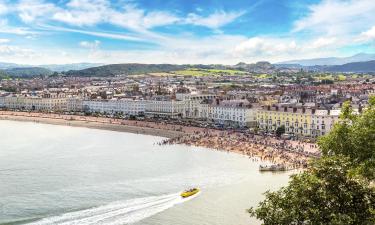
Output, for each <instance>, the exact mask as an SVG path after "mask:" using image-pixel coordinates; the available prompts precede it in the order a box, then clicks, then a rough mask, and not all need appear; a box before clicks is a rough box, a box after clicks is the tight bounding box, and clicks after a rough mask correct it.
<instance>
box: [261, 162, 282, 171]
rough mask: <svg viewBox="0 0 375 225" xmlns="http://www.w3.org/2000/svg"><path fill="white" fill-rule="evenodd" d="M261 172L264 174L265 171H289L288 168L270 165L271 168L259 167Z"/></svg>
mask: <svg viewBox="0 0 375 225" xmlns="http://www.w3.org/2000/svg"><path fill="white" fill-rule="evenodd" d="M259 171H261V172H264V171H287V168H286V166H284V165H281V164H277V165H270V166H268V165H267V166H262V165H260V166H259Z"/></svg>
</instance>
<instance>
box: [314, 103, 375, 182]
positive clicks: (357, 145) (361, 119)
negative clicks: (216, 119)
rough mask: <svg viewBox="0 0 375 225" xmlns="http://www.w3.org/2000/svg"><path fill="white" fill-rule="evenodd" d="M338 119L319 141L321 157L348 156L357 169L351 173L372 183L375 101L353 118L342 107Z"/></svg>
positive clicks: (374, 169)
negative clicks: (359, 175)
mask: <svg viewBox="0 0 375 225" xmlns="http://www.w3.org/2000/svg"><path fill="white" fill-rule="evenodd" d="M340 119H341V120H340V122H339V123H337V124H336V125H335V126H334V127H333V129H332V131H331V132H330V133H329V134H328V135H326V136H324V137H322V138H320V140H319V142H318V143H319V146H320V149H321V150H322V153H323V154H324V155H327V156H330V155H344V156H347V157H349V158H350V160H352V161H353V163H354V164H355V165H356V167H355V168H353V171H354V172H357V173H359V174H361V175H363V176H364V177H366V178H368V179H375V97H372V98H371V99H370V100H369V106H368V108H367V109H365V110H364V111H363V112H362V114H360V115H354V114H353V111H352V109H351V108H350V105H349V103H345V104H344V105H343V108H342V113H341V116H340Z"/></svg>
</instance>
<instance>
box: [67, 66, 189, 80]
mask: <svg viewBox="0 0 375 225" xmlns="http://www.w3.org/2000/svg"><path fill="white" fill-rule="evenodd" d="M186 67H187V66H185V65H172V64H137V63H129V64H111V65H105V66H98V67H92V68H87V69H83V70H70V71H68V72H64V74H65V75H68V76H87V77H89V76H92V77H96V76H115V75H135V74H144V73H159V72H170V71H176V70H181V69H184V68H186Z"/></svg>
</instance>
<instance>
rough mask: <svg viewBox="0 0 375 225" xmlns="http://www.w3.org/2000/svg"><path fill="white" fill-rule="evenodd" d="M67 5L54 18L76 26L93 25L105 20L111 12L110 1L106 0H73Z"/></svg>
mask: <svg viewBox="0 0 375 225" xmlns="http://www.w3.org/2000/svg"><path fill="white" fill-rule="evenodd" d="M66 6H67V7H68V8H67V9H59V10H58V12H56V13H54V14H53V15H52V18H53V19H54V20H57V21H61V22H64V23H67V24H71V25H75V26H92V25H95V24H98V23H101V22H104V21H105V20H106V18H107V17H108V14H109V13H110V9H109V7H110V3H109V2H108V1H106V0H90V1H89V0H71V1H70V2H68V3H67V5H66Z"/></svg>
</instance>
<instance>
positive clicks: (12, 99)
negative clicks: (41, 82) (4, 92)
mask: <svg viewBox="0 0 375 225" xmlns="http://www.w3.org/2000/svg"><path fill="white" fill-rule="evenodd" d="M66 103H67V101H66V98H65V97H56V98H51V97H48V98H42V97H37V96H18V95H13V96H7V97H5V98H4V103H3V104H4V108H8V109H20V110H37V111H65V110H66Z"/></svg>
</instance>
